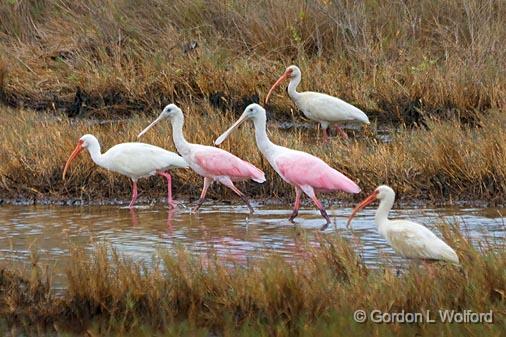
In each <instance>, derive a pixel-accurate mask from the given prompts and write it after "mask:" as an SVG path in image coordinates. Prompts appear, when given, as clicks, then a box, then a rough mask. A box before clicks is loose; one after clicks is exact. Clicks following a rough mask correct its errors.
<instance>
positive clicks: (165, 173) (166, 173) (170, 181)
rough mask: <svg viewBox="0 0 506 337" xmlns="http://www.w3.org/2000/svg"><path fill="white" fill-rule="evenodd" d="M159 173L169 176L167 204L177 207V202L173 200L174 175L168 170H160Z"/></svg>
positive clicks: (170, 206)
mask: <svg viewBox="0 0 506 337" xmlns="http://www.w3.org/2000/svg"><path fill="white" fill-rule="evenodd" d="M158 174H159V175H161V176H163V177H165V178H167V204H168V205H169V208H176V204H175V203H174V201H172V177H171V175H170V174H169V173H168V172H158Z"/></svg>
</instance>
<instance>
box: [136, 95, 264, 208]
mask: <svg viewBox="0 0 506 337" xmlns="http://www.w3.org/2000/svg"><path fill="white" fill-rule="evenodd" d="M165 118H167V119H168V120H169V121H170V122H171V124H172V139H173V141H174V145H175V146H176V149H177V151H178V152H179V153H180V154H181V156H183V158H184V159H185V160H186V161H187V162H188V164H189V165H190V167H191V168H192V169H193V170H194V171H195V172H196V173H197V174H199V175H200V176H202V177H204V187H203V188H202V193H201V194H200V198H199V200H198V202H197V205H196V206H195V208H194V211H197V210H198V209H199V208H200V206H201V205H202V203H203V202H204V199H205V197H206V193H207V189H208V188H209V186H210V185H211V184H212V183H213V182H214V181H217V182H219V183H221V184H223V185H224V186H226V187H228V188H230V189H231V190H232V191H234V192H235V193H236V194H237V195H238V196H239V197H240V198H241V199H242V200H243V201H244V202H245V203H246V205H247V206H248V208H249V210H250V213H253V207H251V205H250V203H249V201H248V199H247V198H246V196H245V195H244V193H242V192H241V191H240V190H239V189H238V188H237V187H235V186H234V181H241V180H248V179H251V180H253V181H255V182H257V183H263V182H264V181H265V175H264V173H263V172H262V171H261V170H259V169H258V168H256V167H255V166H254V165H253V164H250V163H248V162H247V161H244V160H242V159H240V158H238V157H236V156H234V155H233V154H231V153H230V152H227V151H225V150H222V149H219V148H217V147H214V146H206V145H200V144H192V143H188V142H187V141H186V139H185V138H184V135H183V124H184V116H183V112H182V111H181V109H180V108H179V107H178V106H177V105H175V104H169V105H167V106H166V107H165V108H164V109H163V111H162V113H161V114H160V116H158V118H157V119H156V120H154V121H153V123H151V124H150V125H149V126H148V127H146V128H145V129H144V130H143V131H142V132H141V133H139V136H138V137H141V136H142V135H143V134H145V133H146V132H147V131H148V130H149V129H150V128H152V127H153V126H154V125H155V124H157V123H158V122H160V121H161V120H163V119H165Z"/></svg>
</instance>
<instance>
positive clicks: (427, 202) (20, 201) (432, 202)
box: [0, 195, 506, 209]
mask: <svg viewBox="0 0 506 337" xmlns="http://www.w3.org/2000/svg"><path fill="white" fill-rule="evenodd" d="M364 196H365V195H364ZM197 199H198V198H197V197H193V198H192V197H190V196H189V195H184V196H177V197H175V198H174V200H175V201H176V202H179V203H180V204H183V205H185V206H186V207H189V206H190V205H192V204H193V203H194V202H195V201H196V200H197ZM249 200H250V202H251V203H252V205H253V206H257V205H258V206H269V205H274V206H280V205H286V206H288V208H290V209H291V207H292V206H293V205H292V204H293V200H292V199H287V198H260V199H255V198H250V199H249ZM360 200H361V198H358V199H357V200H354V201H349V200H339V199H333V198H320V201H321V202H322V203H323V204H324V205H325V207H326V208H330V209H332V208H334V207H352V208H353V207H355V206H356V205H357V203H358V202H360ZM129 203H130V199H120V198H114V199H99V200H85V199H79V198H3V199H0V207H1V206H61V207H90V206H128V204H129ZM209 203H215V204H219V205H232V206H243V205H244V204H243V203H242V202H241V201H238V200H231V199H217V198H208V199H206V201H205V202H204V204H209ZM301 205H302V206H304V207H308V208H311V207H313V206H314V205H313V203H312V202H311V200H302V201H301ZM136 206H140V207H153V206H156V207H159V206H166V199H165V198H163V197H160V198H142V197H139V199H138V200H137V203H136ZM400 207H409V208H415V209H416V208H440V207H461V208H505V207H506V203H494V202H491V201H489V200H483V199H474V200H473V199H457V200H453V199H450V201H449V202H448V200H447V199H424V198H400V199H396V200H395V204H394V209H395V208H400ZM134 209H135V207H134Z"/></svg>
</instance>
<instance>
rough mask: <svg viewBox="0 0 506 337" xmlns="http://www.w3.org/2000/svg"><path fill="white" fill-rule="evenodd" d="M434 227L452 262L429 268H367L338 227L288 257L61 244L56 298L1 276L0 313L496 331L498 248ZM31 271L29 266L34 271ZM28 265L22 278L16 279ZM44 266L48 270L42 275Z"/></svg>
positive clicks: (91, 329)
mask: <svg viewBox="0 0 506 337" xmlns="http://www.w3.org/2000/svg"><path fill="white" fill-rule="evenodd" d="M458 227H459V226H458V224H440V226H439V228H440V231H441V232H442V233H443V235H444V237H445V240H447V242H448V243H449V244H450V245H451V246H452V247H454V248H455V249H456V251H457V252H458V254H459V256H460V259H461V263H462V265H461V267H459V266H452V265H445V264H436V265H434V266H433V267H434V273H435V274H434V275H432V276H431V275H430V273H428V272H427V270H426V269H425V268H424V267H423V266H421V265H417V264H416V263H413V264H411V265H410V266H409V267H407V269H406V270H404V271H403V273H402V275H401V276H399V277H398V276H396V271H395V269H394V268H393V267H390V266H387V265H384V266H382V265H380V266H379V269H368V268H367V267H366V266H365V265H364V264H363V262H362V261H361V260H360V258H359V257H358V256H357V255H356V254H355V252H354V251H353V249H352V247H351V245H350V244H349V243H348V242H347V241H346V240H343V239H341V238H340V237H339V236H338V235H326V236H323V235H320V234H315V235H316V242H317V244H316V245H306V244H303V243H302V244H301V247H300V249H301V250H302V251H303V252H304V254H301V255H300V258H299V259H297V260H295V261H292V262H288V261H286V260H284V259H283V258H281V257H280V256H278V255H277V254H276V253H270V254H267V255H266V256H264V258H262V259H259V260H256V261H250V262H249V263H247V264H231V263H230V262H227V261H226V260H223V258H222V257H220V256H218V255H217V254H215V253H213V252H212V251H211V252H208V253H206V254H205V255H190V254H189V253H188V252H186V251H184V250H183V249H177V250H176V251H173V252H168V251H160V252H159V253H158V254H157V257H153V260H152V261H150V262H146V261H144V262H139V261H137V262H136V261H132V260H131V259H129V258H125V257H122V256H120V255H118V254H117V253H116V251H114V250H113V249H111V248H110V247H109V246H107V245H104V244H102V245H97V247H96V249H95V250H94V251H93V253H85V252H84V250H83V249H81V248H73V249H71V257H70V260H69V263H68V266H67V268H66V282H67V289H66V290H65V291H64V293H62V294H60V295H59V296H56V295H55V294H54V293H53V292H52V291H51V287H50V281H48V278H47V273H43V272H41V271H40V267H39V265H38V264H37V263H34V264H33V266H32V270H31V271H30V270H28V271H25V272H21V271H17V272H12V271H8V270H6V269H2V271H1V273H0V304H2V305H0V308H2V309H0V320H3V321H4V322H6V323H5V324H6V325H7V326H17V328H18V329H20V330H28V331H34V329H36V327H37V326H39V327H38V329H39V330H38V331H39V333H40V331H44V329H47V328H49V329H56V330H57V331H59V332H60V333H63V332H64V331H73V332H74V333H79V332H83V331H88V335H91V336H103V335H107V336H114V335H127V334H129V333H130V334H131V335H132V336H134V335H147V336H148V335H150V334H154V335H157V334H159V335H160V336H172V335H176V334H177V333H179V334H180V335H188V336H208V335H218V336H336V335H341V334H343V335H344V331H346V335H363V334H371V333H372V334H376V335H381V336H393V335H395V336H411V335H413V334H416V335H419V336H432V335H434V334H438V335H441V333H443V334H444V335H445V336H461V335H469V336H478V335H487V336H500V335H501V333H502V332H503V331H504V328H505V326H504V324H505V320H504V310H505V309H506V308H505V298H504V296H505V290H506V275H505V273H504V271H505V270H506V264H505V261H506V259H505V250H504V246H501V244H499V246H495V247H493V246H489V245H487V244H486V243H482V244H481V245H479V246H480V248H479V249H477V248H475V247H473V246H472V245H471V244H470V242H469V239H468V238H467V237H466V236H464V235H463V234H462V232H461V231H460V230H459V229H458ZM33 269H37V271H36V272H35V273H34V271H33ZM26 273H29V274H30V273H31V276H30V277H24V276H23V275H26ZM49 273H50V272H49ZM357 309H363V310H365V311H371V310H373V309H377V310H381V311H383V312H400V311H402V310H405V311H406V312H425V311H426V310H430V311H431V312H433V313H437V310H439V309H454V310H457V311H463V310H466V309H469V310H473V311H475V312H489V311H490V310H492V311H493V312H494V317H495V320H494V323H493V324H467V325H464V326H462V325H459V324H441V323H436V324H373V323H370V322H369V323H365V324H358V323H355V322H353V316H352V314H353V312H354V311H355V310H357Z"/></svg>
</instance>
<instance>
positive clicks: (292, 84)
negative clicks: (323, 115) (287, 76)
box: [288, 76, 302, 101]
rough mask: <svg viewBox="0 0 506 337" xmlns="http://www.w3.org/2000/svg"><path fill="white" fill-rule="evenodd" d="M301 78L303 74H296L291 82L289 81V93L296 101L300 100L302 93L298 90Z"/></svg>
mask: <svg viewBox="0 0 506 337" xmlns="http://www.w3.org/2000/svg"><path fill="white" fill-rule="evenodd" d="M301 79H302V77H301V76H296V77H294V78H292V79H291V80H290V83H288V95H289V96H290V97H291V98H292V99H293V100H294V101H298V100H299V98H300V93H299V92H297V87H298V86H299V83H300V81H301Z"/></svg>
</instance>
